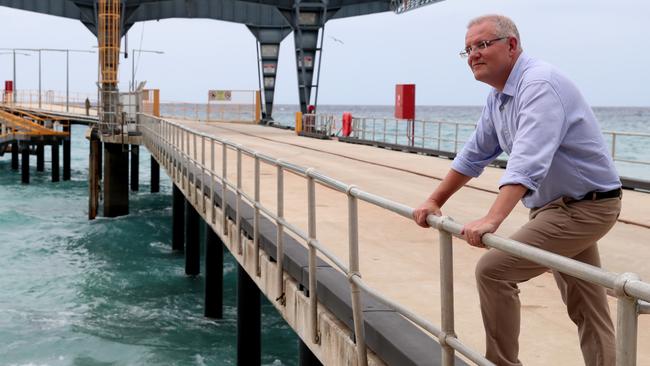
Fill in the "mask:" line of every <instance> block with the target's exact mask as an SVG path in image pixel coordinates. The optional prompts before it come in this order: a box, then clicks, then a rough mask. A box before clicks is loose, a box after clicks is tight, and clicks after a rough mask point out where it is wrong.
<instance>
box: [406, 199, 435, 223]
mask: <svg viewBox="0 0 650 366" xmlns="http://www.w3.org/2000/svg"><path fill="white" fill-rule="evenodd" d="M430 214H434V215H436V216H441V215H442V212H441V211H440V206H439V205H438V203H436V201H434V200H432V199H427V200H426V201H424V202H422V204H421V205H420V206H419V207H418V208H416V209H415V210H413V220H414V221H415V223H416V224H418V225H420V226H422V227H429V224H428V223H427V216H429V215H430Z"/></svg>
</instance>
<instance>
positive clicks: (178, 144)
mask: <svg viewBox="0 0 650 366" xmlns="http://www.w3.org/2000/svg"><path fill="white" fill-rule="evenodd" d="M140 128H141V130H142V132H143V136H144V141H145V144H146V146H147V148H148V149H149V150H150V151H151V153H152V154H153V155H154V156H155V157H156V158H157V159H158V161H159V162H161V163H162V164H163V166H166V167H171V166H175V167H177V166H178V160H177V159H176V158H175V156H181V157H182V159H183V160H185V161H187V162H188V163H189V164H193V165H194V166H196V167H197V168H198V169H200V171H201V175H202V182H203V184H201V197H202V199H201V200H202V205H203V209H204V211H203V212H205V199H204V197H205V196H206V192H205V180H206V179H207V178H208V177H209V181H210V183H211V184H210V187H211V188H210V202H211V208H210V209H211V210H212V212H213V215H212V219H213V220H215V215H214V212H215V211H214V210H215V207H214V204H213V203H212V202H214V198H215V196H214V189H213V188H212V187H213V186H214V185H213V184H212V183H215V182H217V181H218V182H220V183H221V187H222V192H221V208H222V210H223V215H222V218H223V221H222V222H221V223H220V224H221V225H223V233H224V234H226V233H227V229H226V228H227V220H228V219H227V216H226V215H225V207H226V196H227V192H228V190H230V191H232V192H234V193H235V194H236V197H237V200H236V207H235V210H236V215H235V216H236V223H235V225H236V230H237V234H236V235H237V248H238V252H239V253H240V254H241V252H242V242H241V235H240V232H241V231H240V230H241V222H240V210H241V203H242V202H243V201H244V200H245V201H247V202H248V203H249V204H250V205H251V206H252V207H253V208H254V209H255V214H254V219H253V247H254V251H255V256H254V258H255V259H254V260H255V263H254V265H255V268H256V272H257V275H258V276H259V275H260V273H259V269H260V267H259V258H260V247H259V235H260V233H259V222H260V214H264V215H265V216H267V217H268V218H269V219H271V220H273V221H275V223H276V225H277V228H278V230H277V233H278V234H277V240H278V243H277V252H276V258H277V265H278V266H279V268H278V269H279V270H278V271H277V273H278V277H277V278H276V281H277V284H278V287H277V288H278V290H279V293H278V297H277V298H278V300H279V301H283V299H284V294H283V283H282V272H283V271H282V268H283V260H282V259H283V258H284V252H283V250H284V249H283V248H284V247H283V243H282V235H283V234H284V232H285V230H288V231H290V232H292V233H293V234H294V235H295V236H297V237H298V238H300V239H302V240H303V241H304V243H305V245H306V246H307V247H308V249H309V289H310V291H309V301H310V336H311V338H312V342H314V343H319V342H320V339H319V329H318V322H317V307H318V299H317V295H316V294H317V292H316V256H317V252H320V253H322V255H324V256H325V257H327V258H328V259H329V260H330V261H331V262H332V263H333V264H334V265H335V266H336V267H338V269H339V270H341V271H342V272H343V273H344V274H345V275H346V276H347V278H348V280H349V282H350V296H351V300H352V308H353V309H352V312H353V321H354V334H355V337H354V340H355V342H356V348H357V349H356V351H357V358H358V364H359V365H367V355H366V345H365V336H364V327H363V324H364V321H363V312H362V306H361V301H360V290H361V289H362V290H364V291H366V292H367V293H368V294H370V295H371V296H373V297H374V298H376V299H377V300H378V301H380V302H382V303H384V304H386V305H388V306H390V307H392V308H394V309H395V310H396V311H398V312H399V313H400V314H401V315H402V316H404V317H406V318H407V319H409V320H411V321H412V322H414V323H415V324H417V325H418V326H420V327H422V328H423V329H425V330H426V331H428V332H429V333H430V334H432V335H433V336H435V337H436V338H437V339H438V341H439V342H440V345H441V346H442V349H443V352H442V360H441V363H442V365H445V366H449V365H453V364H454V361H455V352H456V351H458V352H459V353H460V354H462V355H463V356H465V357H466V358H467V359H469V360H470V361H472V362H474V363H475V364H477V365H493V363H491V362H490V361H489V360H487V359H486V358H485V357H483V356H482V355H481V354H480V353H479V352H478V351H476V350H474V349H471V348H470V347H468V346H466V345H465V344H463V343H462V342H461V341H460V339H458V337H457V336H456V334H455V331H454V297H453V287H454V286H453V246H452V236H456V237H461V235H460V232H461V229H462V225H461V224H460V223H457V222H455V221H453V220H452V219H451V218H449V217H438V216H434V215H429V216H428V217H427V222H428V223H429V225H430V226H431V227H432V228H434V229H436V230H438V231H439V235H440V264H441V265H440V282H441V286H440V289H441V293H440V297H441V314H442V315H441V326H437V325H435V324H433V323H432V322H430V321H429V320H427V319H425V318H424V317H423V316H422V315H419V314H417V313H415V312H413V311H411V310H410V309H408V308H407V307H405V306H404V305H401V304H399V303H397V302H395V301H393V300H391V299H389V298H388V297H386V296H385V295H383V294H382V293H380V292H379V291H377V290H375V289H373V288H372V287H370V286H369V285H368V284H367V283H366V282H364V281H363V279H362V276H361V273H360V269H359V238H358V209H357V204H358V201H359V200H361V201H363V202H367V203H370V204H372V205H375V206H378V207H381V208H384V209H386V210H388V211H390V212H393V213H396V214H398V215H400V216H403V217H405V218H409V219H410V218H411V217H412V214H413V209H412V208H411V207H408V206H406V205H403V204H401V203H398V202H394V201H391V200H388V199H385V198H383V197H380V196H377V195H374V194H371V193H368V192H364V191H362V190H361V189H359V188H358V187H356V186H354V185H348V184H345V183H343V182H340V181H337V180H335V179H332V178H330V177H328V176H326V175H323V174H321V173H319V172H317V171H316V170H314V169H313V168H304V167H301V166H297V165H294V164H291V163H288V162H285V161H282V160H278V159H274V158H272V157H270V156H267V155H264V154H262V153H259V152H257V151H254V150H252V149H249V148H246V147H244V146H242V145H240V144H236V143H233V142H230V141H227V140H225V139H221V138H217V137H214V136H211V135H208V134H205V133H201V132H198V131H195V130H193V129H190V128H187V127H184V126H181V125H179V124H177V123H174V122H170V121H166V120H162V119H158V118H155V117H152V116H148V115H140ZM199 140H200V141H199ZM218 145H221V155H222V156H221V158H222V172H221V176H219V175H217V172H216V171H215V167H214V162H215V161H216V159H217V158H218V156H217V155H216V152H217V151H218V150H219V149H218V148H217V146H218ZM199 146H200V149H201V150H200V151H201V155H200V157H199V156H198V154H197V149H198V147H199ZM206 147H209V148H210V155H209V156H210V159H209V160H210V162H209V163H210V167H209V168H208V166H207V165H206V161H205V160H206V159H205V157H206V155H205V151H206ZM229 150H234V152H235V153H236V154H237V167H236V170H237V173H236V174H237V179H236V183H233V182H231V181H230V180H229V179H227V176H228V166H227V156H228V154H229ZM243 154H245V155H247V156H249V157H252V158H254V160H255V168H254V175H255V176H254V182H255V183H254V196H253V197H251V196H250V195H249V194H247V193H246V192H244V190H243V188H242V163H241V162H242V155H243ZM261 163H265V164H268V165H271V166H274V167H276V169H277V185H276V187H277V188H276V189H277V192H276V193H277V202H278V203H277V207H276V212H273V211H272V210H270V209H268V208H266V207H264V206H263V205H262V204H261V202H260V164H261ZM170 170H171V171H172V179H174V180H175V181H180V182H182V184H185V180H183V179H178V178H179V177H177V176H176V174H178V169H170ZM189 171H190V169H189V166H188V174H189ZM284 172H290V173H293V174H295V175H297V176H300V177H304V178H305V179H306V184H307V202H308V210H307V215H308V231H307V232H304V231H303V230H301V229H300V228H298V227H297V226H295V225H294V224H292V223H290V222H288V221H286V219H285V218H284V212H283V210H284V209H283V206H284V194H285V191H284ZM316 183H318V184H319V185H321V186H323V187H327V188H329V189H332V190H334V191H337V192H341V193H343V194H345V195H346V197H347V201H348V238H349V243H348V250H349V257H348V260H349V262H348V263H349V266H345V264H343V262H342V260H341V259H340V258H338V257H336V256H335V255H333V254H332V253H331V252H330V251H329V250H328V249H327V248H326V247H325V246H323V244H322V243H320V242H319V240H318V238H317V234H316V194H315V185H316ZM188 184H189V183H188ZM183 188H185V187H183ZM194 200H195V203H196V204H199V202H198V198H197V197H196V195H195V197H194ZM213 224H216V222H215V221H213ZM483 243H484V244H485V245H487V246H488V247H492V248H496V249H498V250H502V251H504V252H507V253H509V254H513V255H516V256H518V257H521V258H525V259H528V260H530V261H533V262H535V263H538V264H541V265H544V266H546V267H548V268H550V269H553V270H556V271H559V272H561V273H566V274H569V275H571V276H574V277H576V278H579V279H582V280H585V281H589V282H591V283H595V284H598V285H600V286H603V287H605V288H607V289H611V290H613V291H614V294H615V296H616V297H617V298H618V313H617V327H616V333H617V334H616V354H617V362H616V364H617V366H632V365H636V354H637V352H636V345H637V325H638V315H639V314H648V313H650V305H649V304H648V301H650V284H649V283H646V282H643V281H641V280H640V279H639V277H638V275H636V274H633V273H622V274H616V273H612V272H608V271H606V270H604V269H602V268H598V267H594V266H591V265H588V264H585V263H582V262H578V261H576V260H573V259H570V258H566V257H563V256H560V255H557V254H553V253H550V252H547V251H544V250H541V249H538V248H535V247H532V246H529V245H526V244H523V243H520V242H516V241H514V240H509V239H505V238H501V237H499V236H497V235H494V234H486V235H484V236H483Z"/></svg>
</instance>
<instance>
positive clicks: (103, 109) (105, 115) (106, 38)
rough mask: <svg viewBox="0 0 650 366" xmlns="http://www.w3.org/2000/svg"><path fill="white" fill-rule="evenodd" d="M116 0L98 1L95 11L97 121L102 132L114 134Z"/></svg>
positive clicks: (117, 47)
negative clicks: (98, 101) (98, 70)
mask: <svg viewBox="0 0 650 366" xmlns="http://www.w3.org/2000/svg"><path fill="white" fill-rule="evenodd" d="M120 7H121V1H120V0H99V6H98V9H97V20H98V23H99V24H98V28H97V41H98V42H99V45H98V46H99V68H100V79H101V80H99V83H100V85H101V93H100V97H101V101H100V103H99V107H100V113H99V121H100V124H102V125H103V128H102V129H103V130H104V131H107V130H110V132H114V128H115V126H116V124H117V114H118V111H117V106H118V99H119V95H118V90H117V82H118V66H119V62H120V58H119V56H120Z"/></svg>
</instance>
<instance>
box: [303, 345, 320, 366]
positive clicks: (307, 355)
mask: <svg viewBox="0 0 650 366" xmlns="http://www.w3.org/2000/svg"><path fill="white" fill-rule="evenodd" d="M298 365H300V366H323V364H322V363H320V360H319V359H318V358H316V356H314V353H313V352H312V351H311V350H310V349H309V347H307V345H306V344H305V342H303V341H302V339H298Z"/></svg>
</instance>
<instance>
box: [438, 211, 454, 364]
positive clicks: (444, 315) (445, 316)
mask: <svg viewBox="0 0 650 366" xmlns="http://www.w3.org/2000/svg"><path fill="white" fill-rule="evenodd" d="M444 220H445V218H443V220H442V221H443V222H444ZM438 230H439V235H440V307H441V309H440V314H441V323H442V324H441V325H442V331H443V333H444V335H443V337H442V338H441V339H440V345H441V346H442V355H441V357H442V360H441V361H442V362H441V364H442V366H451V365H453V364H454V359H455V357H454V349H453V348H452V347H450V346H449V344H447V341H446V340H447V338H449V337H456V334H455V331H454V264H453V260H454V257H453V247H452V236H451V234H450V233H448V232H447V231H445V230H444V229H442V224H441V225H440V227H439V228H438Z"/></svg>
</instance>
